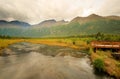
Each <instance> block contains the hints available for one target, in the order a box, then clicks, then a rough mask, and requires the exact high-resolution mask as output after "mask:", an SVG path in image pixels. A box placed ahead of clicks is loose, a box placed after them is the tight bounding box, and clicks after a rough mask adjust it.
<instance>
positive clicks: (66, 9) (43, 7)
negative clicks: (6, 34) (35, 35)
mask: <svg viewBox="0 0 120 79" xmlns="http://www.w3.org/2000/svg"><path fill="white" fill-rule="evenodd" d="M92 13H95V14H98V15H102V16H108V15H118V16H120V0H0V20H8V21H11V20H20V21H25V22H28V23H31V24H35V23H39V22H41V21H43V20H46V19H56V20H63V19H64V20H71V19H73V18H74V17H76V16H88V15H90V14H92Z"/></svg>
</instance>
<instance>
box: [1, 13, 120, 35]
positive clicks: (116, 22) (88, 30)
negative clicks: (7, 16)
mask: <svg viewBox="0 0 120 79" xmlns="http://www.w3.org/2000/svg"><path fill="white" fill-rule="evenodd" d="M3 23H4V22H3ZM98 32H101V33H105V34H120V17H119V16H108V17H102V16H99V15H95V14H92V15H90V16H88V17H76V18H74V19H73V20H71V21H70V22H69V23H68V22H65V21H55V20H46V21H43V22H41V23H39V24H37V25H33V26H31V27H27V28H25V27H14V28H9V27H7V28H5V27H4V28H3V27H2V28H1V27H0V34H1V35H9V36H18V37H21V36H22V37H63V36H78V35H88V34H96V33H98Z"/></svg>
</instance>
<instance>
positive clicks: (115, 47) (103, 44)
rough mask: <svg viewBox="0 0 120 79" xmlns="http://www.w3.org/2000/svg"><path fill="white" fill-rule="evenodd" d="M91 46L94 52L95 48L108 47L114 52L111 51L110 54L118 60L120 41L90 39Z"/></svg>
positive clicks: (119, 57)
mask: <svg viewBox="0 0 120 79" xmlns="http://www.w3.org/2000/svg"><path fill="white" fill-rule="evenodd" d="M91 46H92V48H93V50H94V52H96V50H97V49H110V50H115V51H116V52H114V53H111V55H112V56H113V57H114V58H115V59H118V60H120V42H107V41H92V42H91Z"/></svg>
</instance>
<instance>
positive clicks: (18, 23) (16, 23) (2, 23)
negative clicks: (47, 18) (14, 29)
mask: <svg viewBox="0 0 120 79" xmlns="http://www.w3.org/2000/svg"><path fill="white" fill-rule="evenodd" d="M0 26H4V27H6V26H22V27H28V26H31V25H30V24H29V23H26V22H22V21H17V20H14V21H10V22H8V21H5V20H0Z"/></svg>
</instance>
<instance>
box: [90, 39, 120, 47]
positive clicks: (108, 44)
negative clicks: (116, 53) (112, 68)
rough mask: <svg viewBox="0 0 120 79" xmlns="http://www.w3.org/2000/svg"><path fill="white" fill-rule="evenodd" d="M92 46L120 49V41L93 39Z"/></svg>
mask: <svg viewBox="0 0 120 79" xmlns="http://www.w3.org/2000/svg"><path fill="white" fill-rule="evenodd" d="M91 46H92V47H93V48H112V49H120V42H107V41H92V42H91Z"/></svg>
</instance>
